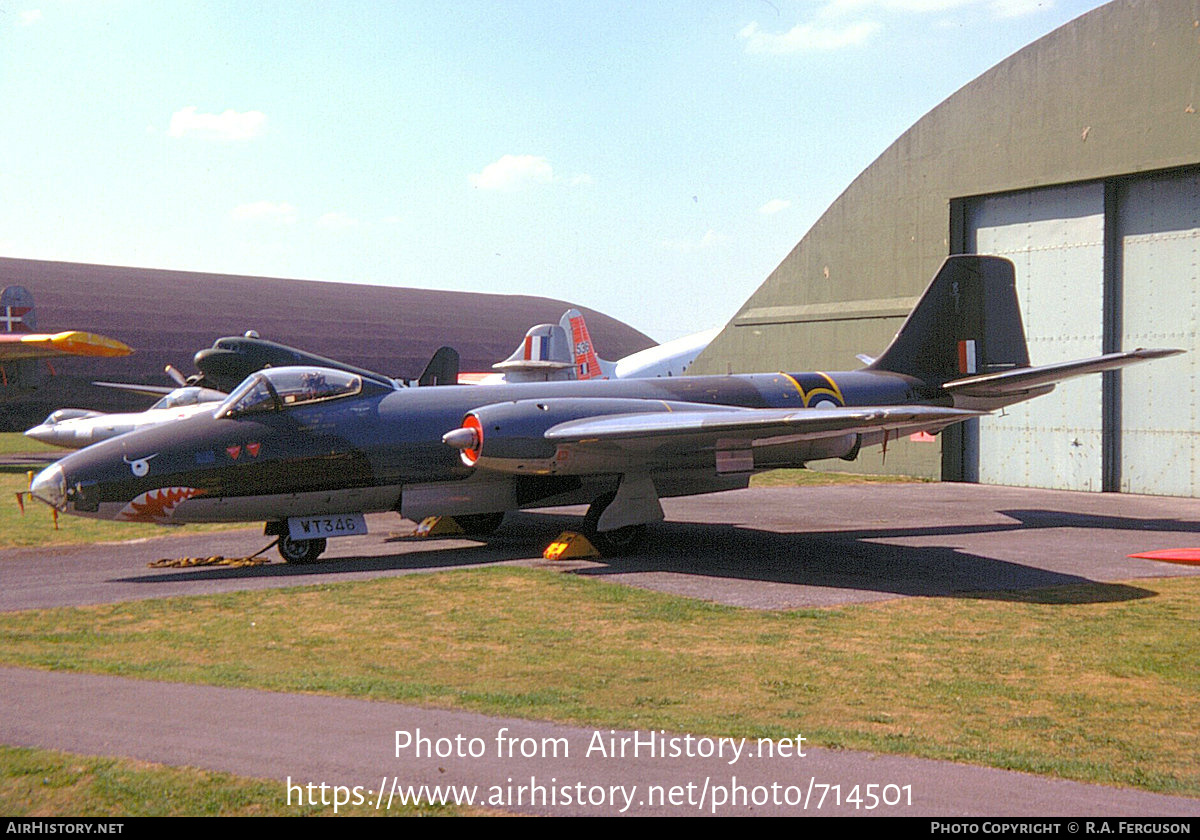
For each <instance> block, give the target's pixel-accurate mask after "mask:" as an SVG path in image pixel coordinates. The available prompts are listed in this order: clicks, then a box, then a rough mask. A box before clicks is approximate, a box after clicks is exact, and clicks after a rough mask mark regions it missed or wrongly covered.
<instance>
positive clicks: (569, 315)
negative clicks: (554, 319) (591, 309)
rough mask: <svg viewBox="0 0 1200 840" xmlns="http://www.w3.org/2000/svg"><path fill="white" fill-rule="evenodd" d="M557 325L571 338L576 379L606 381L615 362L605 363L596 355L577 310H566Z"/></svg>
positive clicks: (581, 316)
mask: <svg viewBox="0 0 1200 840" xmlns="http://www.w3.org/2000/svg"><path fill="white" fill-rule="evenodd" d="M559 324H561V325H562V327H563V328H564V329H565V330H566V331H567V335H569V336H570V337H571V352H572V355H573V356H574V357H575V378H576V379H608V378H610V377H611V376H612V375H613V371H614V370H615V368H616V363H615V362H606V361H604V360H603V359H601V358H600V357H599V356H597V355H596V348H595V347H593V346H592V337H591V336H590V335H588V328H587V324H586V323H584V320H583V315H582V314H581V313H580V312H579V310H578V309H568V310H567V311H566V312H565V313H564V314H563V316H562V320H561V321H559Z"/></svg>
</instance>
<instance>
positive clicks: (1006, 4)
mask: <svg viewBox="0 0 1200 840" xmlns="http://www.w3.org/2000/svg"><path fill="white" fill-rule="evenodd" d="M990 8H991V10H992V14H993V15H995V16H996V17H998V18H1015V17H1024V16H1025V15H1032V14H1037V13H1038V12H1044V11H1047V10H1048V9H1053V8H1054V0H992V2H991V4H990Z"/></svg>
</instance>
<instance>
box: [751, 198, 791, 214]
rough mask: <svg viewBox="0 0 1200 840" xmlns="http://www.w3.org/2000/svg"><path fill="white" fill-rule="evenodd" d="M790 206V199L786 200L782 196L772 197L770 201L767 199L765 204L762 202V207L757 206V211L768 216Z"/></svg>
mask: <svg viewBox="0 0 1200 840" xmlns="http://www.w3.org/2000/svg"><path fill="white" fill-rule="evenodd" d="M791 206H792V202H790V201H787V200H785V199H782V198H773V199H771V200H770V201H768V202H767V203H766V204H764V205H763V206H762V207H759V208H758V212H759V213H762V214H763V215H764V216H770V215H773V214H775V213H778V212H780V211H781V210H786V209H788V208H789V207H791Z"/></svg>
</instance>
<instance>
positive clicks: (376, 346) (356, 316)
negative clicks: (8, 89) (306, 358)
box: [0, 258, 654, 431]
mask: <svg viewBox="0 0 1200 840" xmlns="http://www.w3.org/2000/svg"><path fill="white" fill-rule="evenodd" d="M7 285H20V286H25V287H26V288H28V289H29V290H30V292H31V293H32V295H33V299H34V304H35V306H36V308H37V317H38V328H39V329H40V330H42V331H47V332H55V331H58V330H66V329H81V330H87V331H89V332H96V333H101V334H103V335H107V336H111V337H113V338H115V339H119V340H121V341H123V342H125V343H126V344H128V345H130V346H131V347H133V348H134V355H132V356H129V357H127V358H124V359H82V358H80V359H61V360H58V361H56V362H54V368H55V374H56V375H54V376H50V377H43V378H42V379H41V381H40V384H39V387H38V388H37V390H35V391H33V392H27V393H22V394H20V395H18V396H16V398H10V399H4V400H2V401H0V431H17V430H20V429H25V428H28V427H29V426H31V425H33V424H35V423H38V422H40V421H41V420H42V418H44V417H45V416H46V415H47V414H48V413H49V412H50V411H52V410H54V409H56V408H61V407H63V406H78V407H84V408H93V409H98V410H102V411H120V410H125V411H128V410H139V411H140V410H141V409H142V408H145V407H146V406H147V405H148V404H149V401H150V400H148V399H146V398H138V397H137V396H136V395H130V394H127V393H125V392H121V391H115V390H112V389H108V388H97V387H94V386H92V385H91V382H92V380H110V381H113V380H115V381H119V382H136V383H142V384H153V385H168V384H170V381H169V380H168V379H167V377H166V376H165V375H164V374H163V368H164V367H165V366H166V365H168V364H170V365H174V366H175V367H177V368H178V369H179V370H180V371H182V372H183V373H185V374H190V373H193V372H194V370H195V369H194V367H193V366H192V357H193V355H195V353H196V351H197V350H201V349H203V348H206V347H210V346H212V343H213V341H214V340H215V339H217V338H219V337H220V336H226V335H241V334H242V333H244V332H246V331H247V330H254V331H256V332H258V333H259V334H260V335H261V336H262V337H263V338H266V339H271V340H272V341H278V342H281V343H283V344H289V345H292V346H294V347H298V348H300V349H303V350H307V351H309V352H311V353H316V354H318V355H322V356H326V357H329V358H333V359H338V360H340V361H343V362H347V363H349V364H353V365H358V366H360V367H364V368H367V369H369V370H374V371H378V372H380V373H385V374H388V375H389V376H396V377H402V378H415V377H417V376H419V375H420V373H421V371H422V370H423V369H424V366H425V364H426V362H428V361H429V359H430V357H431V356H432V355H433V353H434V351H435V350H437V349H438V347H441V346H442V345H449V346H451V347H453V348H455V349H456V350H457V351H458V352H459V354H460V356H461V366H462V370H464V371H490V370H491V366H492V364H494V363H495V362H498V361H500V360H502V359H505V358H507V357H508V355H509V354H510V353H512V351H513V348H514V347H516V346H517V345H518V344H519V343H520V342H521V339H522V338H523V337H524V336H525V331H526V330H528V329H529V328H530V327H532V326H533V325H534V324H538V323H543V322H553V323H557V322H558V319H559V318H560V317H562V314H563V312H564V311H566V310H567V309H568V308H571V307H572V306H573V304H570V303H567V302H566V301H561V300H553V299H550V298H544V297H534V296H531V295H494V294H477V293H470V292H446V291H437V290H430V289H407V288H397V287H391V286H361V285H354V284H349V283H323V282H311V281H305V280H287V279H280V278H274V277H240V276H233V275H225V274H198V273H195V272H185V271H165V270H158V269H141V268H120V267H115V266H103V265H84V264H79V263H62V262H47V261H42V260H22V259H8V258H0V287H3V286H7ZM575 308H578V309H579V310H580V311H581V312H583V314H584V316H585V317H586V319H587V325H588V330H589V332H590V334H591V337H592V340H593V342H594V344H595V346H596V348H597V350H598V352H599V353H600V354H601V355H603V356H604V357H605V358H610V359H617V358H620V357H622V356H626V355H629V354H630V353H634V352H636V351H638V350H643V349H645V348H647V347H650V346H652V345H653V344H654V342H653V341H652V340H651V339H650V338H648V337H647V336H645V335H643V334H642V333H640V332H638V331H637V330H635V329H634V328H633V327H630V326H629V325H627V324H624V323H622V322H621V321H618V320H616V319H614V318H611V317H609V316H607V315H604V314H602V313H599V312H595V311H593V310H591V309H585V308H583V307H575Z"/></svg>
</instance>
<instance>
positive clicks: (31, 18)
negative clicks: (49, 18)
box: [17, 9, 42, 26]
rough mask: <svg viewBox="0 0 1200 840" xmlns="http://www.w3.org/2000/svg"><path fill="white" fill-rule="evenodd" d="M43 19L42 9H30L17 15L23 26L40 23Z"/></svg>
mask: <svg viewBox="0 0 1200 840" xmlns="http://www.w3.org/2000/svg"><path fill="white" fill-rule="evenodd" d="M41 20H42V10H41V9H30V10H29V11H26V12H21V14H19V15H17V22H18V23H19V24H20V25H21V26H33V25H34V24H35V23H40V22H41Z"/></svg>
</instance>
